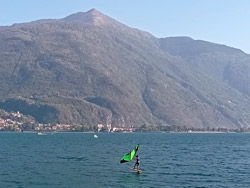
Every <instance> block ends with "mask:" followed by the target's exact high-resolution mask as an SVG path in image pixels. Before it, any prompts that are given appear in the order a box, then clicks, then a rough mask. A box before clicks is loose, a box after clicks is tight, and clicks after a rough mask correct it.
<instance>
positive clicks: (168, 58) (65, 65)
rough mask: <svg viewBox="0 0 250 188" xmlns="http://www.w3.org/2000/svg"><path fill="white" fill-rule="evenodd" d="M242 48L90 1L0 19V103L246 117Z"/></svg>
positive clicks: (44, 114)
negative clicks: (123, 15)
mask: <svg viewBox="0 0 250 188" xmlns="http://www.w3.org/2000/svg"><path fill="white" fill-rule="evenodd" d="M249 60H250V56H249V55H248V54H245V53H244V52H242V51H240V50H237V49H234V48H231V47H227V46H223V45H218V44H213V43H209V42H205V41H195V40H193V39H191V38H186V37H174V38H164V39H159V38H156V37H154V36H153V35H151V34H150V33H147V32H144V31H140V30H138V29H134V28H130V27H128V26H126V25H124V24H122V23H119V22H118V21H116V20H114V19H112V18H110V17H109V16H107V15H104V14H102V13H101V12H99V11H98V10H96V9H91V10H89V11H88V12H80V13H76V14H72V15H70V16H67V17H65V18H63V19H47V20H38V21H33V22H29V23H21V24H14V25H12V26H5V27H0V65H1V69H0V87H1V90H0V101H1V102H0V108H2V109H4V110H6V111H20V112H21V113H22V114H25V115H30V116H32V117H34V118H35V119H36V120H37V121H38V122H41V123H68V124H91V125H96V124H98V123H103V124H108V123H111V124H112V125H113V126H122V127H131V126H133V127H140V126H142V125H147V126H151V125H152V126H157V125H159V126H168V125H175V126H186V127H196V128H206V127H211V128H212V127H227V128H233V127H244V126H249V125H250V108H249V106H250V98H249V94H250V92H249V91H250V90H249V88H250V84H249V83H248V82H247V80H248V76H249V74H248V71H249V70H250V68H249Z"/></svg>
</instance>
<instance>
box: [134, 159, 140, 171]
mask: <svg viewBox="0 0 250 188" xmlns="http://www.w3.org/2000/svg"><path fill="white" fill-rule="evenodd" d="M139 165H140V159H139V157H136V162H135V165H134V168H135V166H137V169H138V167H139Z"/></svg>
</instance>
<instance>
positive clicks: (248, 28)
mask: <svg viewBox="0 0 250 188" xmlns="http://www.w3.org/2000/svg"><path fill="white" fill-rule="evenodd" d="M91 8H96V9H98V10H99V11H101V12H102V13H104V14H106V15H108V16H110V17H112V18H114V19H116V20H118V21H120V22H122V23H124V24H126V25H128V26H131V27H135V28H138V29H141V30H145V31H148V32H150V33H151V34H153V35H154V36H156V37H169V36H189V37H192V38H193V39H201V40H206V41H210V42H215V43H219V44H225V45H228V46H232V47H236V48H239V49H242V50H243V51H245V52H246V53H249V54H250V0H0V25H1V26H2V25H12V24H13V23H20V22H28V21H33V20H38V19H44V18H63V17H66V16H68V15H70V14H72V13H75V12H86V11H88V10H89V9H91Z"/></svg>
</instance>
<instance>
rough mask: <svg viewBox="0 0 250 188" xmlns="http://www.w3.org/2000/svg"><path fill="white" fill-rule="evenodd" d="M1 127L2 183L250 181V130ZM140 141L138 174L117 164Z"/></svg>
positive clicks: (211, 184)
mask: <svg viewBox="0 0 250 188" xmlns="http://www.w3.org/2000/svg"><path fill="white" fill-rule="evenodd" d="M98 137H99V138H98V139H94V138H93V134H92V133H55V134H51V135H42V136H41V135H37V134H34V133H0V188H82V187H115V188H117V187H133V188H135V187H143V188H144V187H169V188H176V187H177V188H178V187H181V188H188V187H190V188H194V187H197V188H198V187H199V188H215V187H216V188H217V187H218V188H223V187H225V188H230V187H232V188H234V187H238V188H244V187H247V188H249V187H250V134H247V133H242V134H236V133H235V134H226V133H225V134H204V133H203V134H195V133H193V134H187V133H186V134H185V133H150V134H146V133H141V134H139V133H132V134H125V133H123V134H122V133H119V134H105V133H103V134H98ZM137 143H140V144H141V147H140V149H139V151H138V154H139V156H140V162H141V165H140V168H141V169H142V170H143V172H142V173H141V174H137V173H136V172H133V171H130V170H129V169H128V168H129V167H132V166H133V163H134V162H131V163H125V164H118V162H119V160H120V158H121V157H122V156H123V155H124V154H126V153H127V152H128V151H129V150H130V149H132V148H133V147H134V146H135V145H136V144H137Z"/></svg>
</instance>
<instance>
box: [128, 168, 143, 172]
mask: <svg viewBox="0 0 250 188" xmlns="http://www.w3.org/2000/svg"><path fill="white" fill-rule="evenodd" d="M129 169H130V170H133V171H136V172H142V170H139V169H135V168H129Z"/></svg>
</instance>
